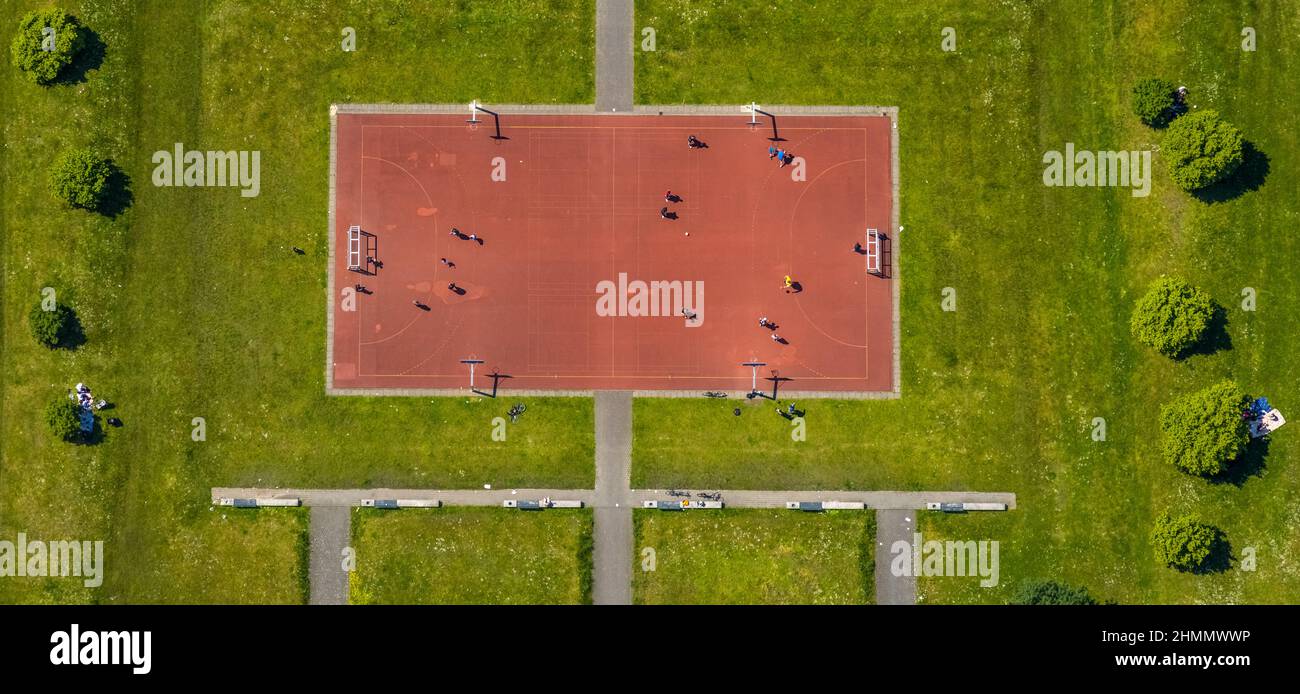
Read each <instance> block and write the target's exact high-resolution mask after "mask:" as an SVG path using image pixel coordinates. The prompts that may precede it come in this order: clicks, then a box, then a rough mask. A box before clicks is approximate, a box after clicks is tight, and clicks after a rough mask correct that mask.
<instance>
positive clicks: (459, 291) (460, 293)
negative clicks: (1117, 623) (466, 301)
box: [447, 282, 465, 296]
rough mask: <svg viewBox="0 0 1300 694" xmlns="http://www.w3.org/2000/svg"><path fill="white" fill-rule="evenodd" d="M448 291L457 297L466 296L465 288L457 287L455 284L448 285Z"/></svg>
mask: <svg viewBox="0 0 1300 694" xmlns="http://www.w3.org/2000/svg"><path fill="white" fill-rule="evenodd" d="M447 289H448V291H450V292H451V293H452V294H455V295H457V296H465V288H464V287H461V286H459V285H457V284H456V283H455V282H452V283H451V284H449V285H447Z"/></svg>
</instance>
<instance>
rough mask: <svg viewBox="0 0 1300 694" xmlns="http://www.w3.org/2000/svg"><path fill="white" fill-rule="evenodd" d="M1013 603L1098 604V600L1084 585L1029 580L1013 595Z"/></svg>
mask: <svg viewBox="0 0 1300 694" xmlns="http://www.w3.org/2000/svg"><path fill="white" fill-rule="evenodd" d="M1011 604H1012V605H1096V604H1097V601H1096V600H1095V599H1094V598H1093V597H1092V596H1091V595H1089V594H1088V589H1087V588H1084V587H1083V586H1079V587H1078V588H1076V587H1074V586H1071V585H1069V584H1067V583H1061V582H1060V581H1028V582H1026V583H1023V584H1021V586H1020V587H1019V588H1017V589H1016V592H1015V595H1013V596H1011Z"/></svg>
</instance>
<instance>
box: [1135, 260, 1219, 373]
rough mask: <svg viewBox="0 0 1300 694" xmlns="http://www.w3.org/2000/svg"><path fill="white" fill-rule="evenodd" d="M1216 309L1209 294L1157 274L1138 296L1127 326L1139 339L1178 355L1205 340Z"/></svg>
mask: <svg viewBox="0 0 1300 694" xmlns="http://www.w3.org/2000/svg"><path fill="white" fill-rule="evenodd" d="M1215 308H1216V306H1215V303H1214V299H1212V298H1210V295H1209V294H1206V293H1205V292H1203V291H1201V290H1200V289H1197V288H1196V287H1193V286H1191V285H1190V284H1188V283H1186V282H1184V281H1182V280H1180V279H1177V278H1174V277H1160V278H1159V279H1157V280H1156V281H1155V282H1153V283H1152V284H1151V288H1150V289H1148V290H1147V293H1146V294H1145V295H1144V296H1143V297H1142V298H1141V299H1138V302H1137V305H1136V306H1134V308H1133V317H1132V318H1131V319H1130V321H1129V327H1130V328H1131V329H1132V331H1133V337H1135V338H1137V341H1138V342H1141V343H1142V344H1144V345H1147V346H1149V347H1154V348H1155V349H1156V351H1158V352H1160V353H1161V354H1163V355H1165V356H1167V357H1171V358H1177V357H1179V356H1182V355H1183V354H1186V353H1187V351H1188V350H1190V349H1191V348H1193V347H1195V346H1196V345H1197V344H1198V343H1200V342H1201V341H1202V340H1204V339H1205V337H1206V335H1207V334H1208V333H1209V330H1210V324H1211V323H1212V322H1213V321H1214V313H1215Z"/></svg>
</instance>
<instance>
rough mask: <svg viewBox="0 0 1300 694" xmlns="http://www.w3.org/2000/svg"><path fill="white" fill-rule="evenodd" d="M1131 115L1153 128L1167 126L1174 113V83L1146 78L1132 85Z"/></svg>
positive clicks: (1157, 78)
mask: <svg viewBox="0 0 1300 694" xmlns="http://www.w3.org/2000/svg"><path fill="white" fill-rule="evenodd" d="M1133 113H1136V114H1137V117H1138V118H1141V119H1142V122H1143V123H1146V124H1147V125H1149V126H1151V127H1153V128H1161V127H1164V126H1166V125H1168V124H1169V121H1170V120H1172V119H1173V113H1174V83H1173V82H1170V81H1169V80H1162V79H1160V78H1159V77H1148V78H1146V79H1144V80H1142V81H1140V82H1138V83H1137V84H1135V85H1133Z"/></svg>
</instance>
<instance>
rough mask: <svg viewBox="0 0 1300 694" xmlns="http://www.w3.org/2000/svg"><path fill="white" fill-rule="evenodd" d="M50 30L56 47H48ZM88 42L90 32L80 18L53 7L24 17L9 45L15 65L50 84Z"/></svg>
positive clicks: (35, 80) (28, 75)
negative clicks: (84, 29)
mask: <svg viewBox="0 0 1300 694" xmlns="http://www.w3.org/2000/svg"><path fill="white" fill-rule="evenodd" d="M47 30H48V31H47ZM50 32H53V34H52V38H53V44H52V47H53V49H54V50H46V47H47V45H46V44H47V42H48V41H49V38H47V37H48V36H50V35H51V34H50ZM85 45H86V34H85V32H84V31H83V30H82V27H81V24H80V22H78V21H77V18H76V17H73V16H72V15H70V14H68V13H67V12H64V11H63V10H60V9H58V8H57V7H51V8H47V9H44V10H36V11H33V12H28V13H27V14H26V15H25V16H24V17H23V19H22V21H21V22H19V23H18V33H17V34H15V35H14V40H13V43H11V44H10V45H9V53H10V55H11V56H12V57H13V61H14V65H17V66H18V69H19V70H22V72H23V74H24V75H26V76H27V78H28V79H30V80H32V81H33V82H35V83H37V84H42V85H47V84H50V83H52V82H54V81H55V80H57V79H58V77H59V74H60V73H62V72H63V71H64V70H65V69H66V68H67V67H68V66H69V65H71V64H72V62H73V61H74V60H76V58H77V54H78V53H79V52H81V49H83V48H84V47H85Z"/></svg>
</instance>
